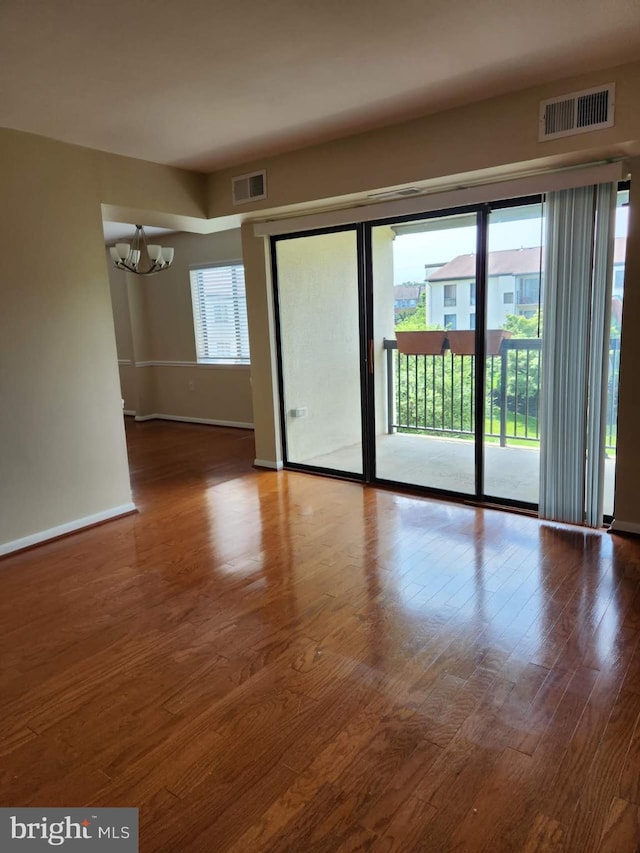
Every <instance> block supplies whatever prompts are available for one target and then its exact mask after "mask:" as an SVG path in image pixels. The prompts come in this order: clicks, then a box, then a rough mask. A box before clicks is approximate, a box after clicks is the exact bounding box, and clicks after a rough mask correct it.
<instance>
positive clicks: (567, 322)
mask: <svg viewBox="0 0 640 853" xmlns="http://www.w3.org/2000/svg"><path fill="white" fill-rule="evenodd" d="M593 212H594V187H580V188H578V189H570V190H561V191H559V192H555V193H549V196H548V217H547V241H546V267H545V269H546V271H547V273H546V287H545V294H544V313H543V317H544V336H543V345H542V399H541V430H540V516H541V517H542V518H549V519H554V520H555V521H567V522H573V523H577V524H581V523H583V522H584V516H585V511H584V507H585V457H586V445H587V438H586V427H587V401H588V396H587V388H588V363H589V345H590V342H589V317H590V305H589V302H590V298H591V272H592V258H593Z"/></svg>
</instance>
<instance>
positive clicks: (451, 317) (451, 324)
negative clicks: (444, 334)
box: [444, 285, 456, 331]
mask: <svg viewBox="0 0 640 853" xmlns="http://www.w3.org/2000/svg"><path fill="white" fill-rule="evenodd" d="M454 286H455V285H454ZM444 327H445V329H451V330H452V331H454V330H455V328H456V315H455V314H445V315H444Z"/></svg>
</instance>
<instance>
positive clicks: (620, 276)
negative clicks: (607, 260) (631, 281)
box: [613, 267, 624, 290]
mask: <svg viewBox="0 0 640 853" xmlns="http://www.w3.org/2000/svg"><path fill="white" fill-rule="evenodd" d="M623 288H624V267H618V269H617V270H614V271H613V289H614V290H622V289H623Z"/></svg>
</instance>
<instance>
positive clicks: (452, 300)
mask: <svg viewBox="0 0 640 853" xmlns="http://www.w3.org/2000/svg"><path fill="white" fill-rule="evenodd" d="M456 287H457V285H455V284H445V286H444V307H445V308H453V307H454V306H455V305H456Z"/></svg>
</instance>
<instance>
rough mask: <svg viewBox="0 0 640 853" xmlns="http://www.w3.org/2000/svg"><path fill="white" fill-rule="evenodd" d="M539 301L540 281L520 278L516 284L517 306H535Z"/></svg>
mask: <svg viewBox="0 0 640 853" xmlns="http://www.w3.org/2000/svg"><path fill="white" fill-rule="evenodd" d="M539 300H540V279H539V278H538V277H537V276H535V277H529V278H521V279H520V281H519V282H518V305H535V304H536V303H537V302H538V301H539Z"/></svg>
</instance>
